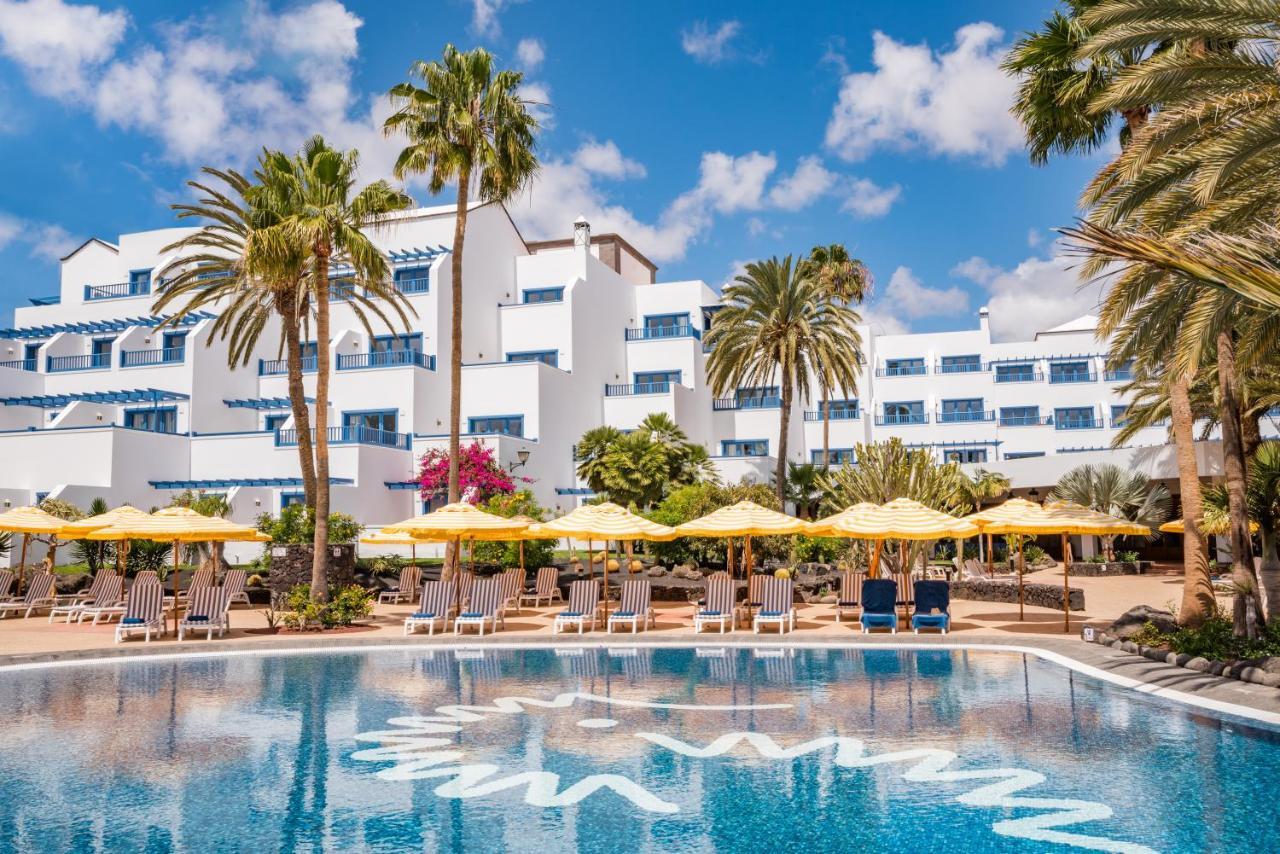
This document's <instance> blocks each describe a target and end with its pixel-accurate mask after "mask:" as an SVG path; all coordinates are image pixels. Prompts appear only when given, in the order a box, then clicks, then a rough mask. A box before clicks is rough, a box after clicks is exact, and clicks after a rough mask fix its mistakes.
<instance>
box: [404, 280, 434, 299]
mask: <svg viewBox="0 0 1280 854" xmlns="http://www.w3.org/2000/svg"><path fill="white" fill-rule="evenodd" d="M396 290H398V291H400V293H402V294H407V295H410V296H412V295H414V294H427V293H431V279H429V278H427V277H426V276H422V277H421V278H417V279H396Z"/></svg>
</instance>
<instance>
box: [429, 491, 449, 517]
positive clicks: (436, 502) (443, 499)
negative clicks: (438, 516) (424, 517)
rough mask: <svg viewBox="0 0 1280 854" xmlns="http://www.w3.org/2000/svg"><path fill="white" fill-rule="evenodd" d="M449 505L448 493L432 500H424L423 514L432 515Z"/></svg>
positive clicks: (433, 497)
mask: <svg viewBox="0 0 1280 854" xmlns="http://www.w3.org/2000/svg"><path fill="white" fill-rule="evenodd" d="M448 503H449V495H448V493H439V494H437V495H433V496H431V497H430V498H424V499H422V512H423V513H431V512H433V511H435V510H439V509H440V508H441V507H443V506H445V505H446V504H448Z"/></svg>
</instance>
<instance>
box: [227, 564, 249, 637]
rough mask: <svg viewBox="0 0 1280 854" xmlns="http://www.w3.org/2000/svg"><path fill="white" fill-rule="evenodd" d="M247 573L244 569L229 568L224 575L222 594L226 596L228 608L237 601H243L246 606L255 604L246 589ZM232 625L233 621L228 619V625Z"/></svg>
mask: <svg viewBox="0 0 1280 854" xmlns="http://www.w3.org/2000/svg"><path fill="white" fill-rule="evenodd" d="M247 575H248V574H247V573H246V572H245V571H244V570H243V569H228V570H227V573H226V575H224V576H222V595H223V596H224V597H226V600H227V608H228V609H230V608H231V606H232V605H234V604H236V603H237V602H241V603H243V604H244V606H245V607H246V608H250V607H252V606H253V603H252V602H250V601H249V594H248V593H247V592H246V591H245V589H244V587H245V582H246V581H247ZM230 626H231V622H230V621H229V620H228V621H227V627H228V628H230Z"/></svg>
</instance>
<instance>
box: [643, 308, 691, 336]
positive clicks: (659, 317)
mask: <svg viewBox="0 0 1280 854" xmlns="http://www.w3.org/2000/svg"><path fill="white" fill-rule="evenodd" d="M687 326H689V313H688V312H687V311H686V312H685V313H684V314H647V315H645V318H644V328H645V329H647V330H651V331H662V332H666V331H667V330H674V329H681V328H683V327H687ZM658 337H660V336H658Z"/></svg>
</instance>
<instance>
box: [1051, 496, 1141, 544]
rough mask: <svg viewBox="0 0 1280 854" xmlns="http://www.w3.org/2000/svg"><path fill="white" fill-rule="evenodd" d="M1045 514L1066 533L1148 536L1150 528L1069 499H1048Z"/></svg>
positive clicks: (1097, 535)
mask: <svg viewBox="0 0 1280 854" xmlns="http://www.w3.org/2000/svg"><path fill="white" fill-rule="evenodd" d="M1044 511H1045V514H1046V515H1047V516H1048V517H1049V518H1050V519H1051V520H1052V521H1053V522H1056V523H1059V524H1061V525H1062V527H1061V528H1059V530H1060V531H1062V532H1063V533H1066V534H1084V535H1092V536H1096V537H1121V536H1131V537H1149V536H1151V529H1150V528H1148V527H1147V526H1146V525H1139V524H1138V523H1137V522H1130V521H1129V520H1128V519H1120V518H1118V517H1116V516H1111V515H1108V514H1106V513H1100V512H1098V511H1097V510H1093V509H1091V508H1089V507H1085V506H1083V505H1081V504H1076V503H1074V502H1071V501H1050V502H1046V503H1045V505H1044Z"/></svg>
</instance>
